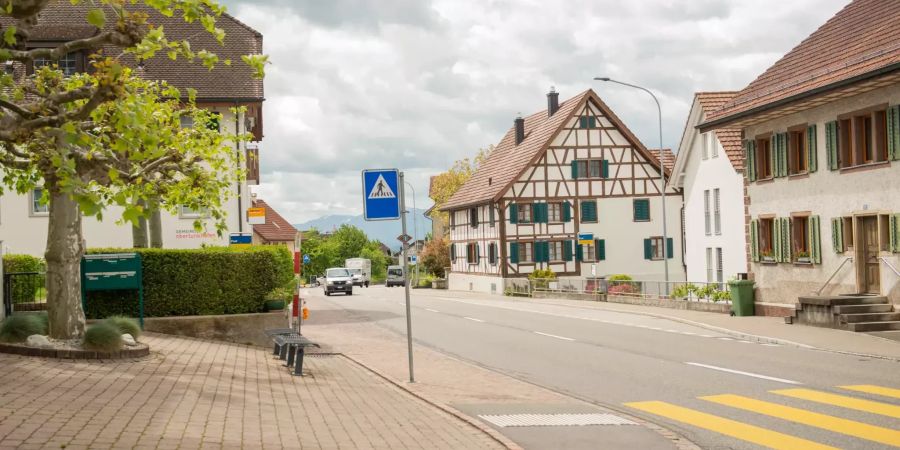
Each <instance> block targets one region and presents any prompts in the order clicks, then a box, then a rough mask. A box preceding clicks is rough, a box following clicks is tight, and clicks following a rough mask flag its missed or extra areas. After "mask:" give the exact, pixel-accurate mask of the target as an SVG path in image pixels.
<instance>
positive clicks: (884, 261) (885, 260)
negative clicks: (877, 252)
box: [878, 256, 900, 278]
mask: <svg viewBox="0 0 900 450" xmlns="http://www.w3.org/2000/svg"><path fill="white" fill-rule="evenodd" d="M878 259H880V260H881V262H883V263H884V265H886V266H888V268H889V269H891V271H892V272H894V275H897V277H898V278H900V272H898V271H897V268H896V267H894V266H893V265H891V263H890V262H889V261H888V260H887V258H885V257H884V256H879V257H878Z"/></svg>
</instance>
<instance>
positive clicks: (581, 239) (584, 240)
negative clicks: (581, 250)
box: [578, 233, 594, 245]
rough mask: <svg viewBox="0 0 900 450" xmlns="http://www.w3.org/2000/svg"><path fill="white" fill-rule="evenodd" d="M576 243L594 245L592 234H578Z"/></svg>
mask: <svg viewBox="0 0 900 450" xmlns="http://www.w3.org/2000/svg"><path fill="white" fill-rule="evenodd" d="M578 243H579V244H583V245H591V244H593V243H594V233H578Z"/></svg>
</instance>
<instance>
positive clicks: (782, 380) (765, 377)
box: [685, 362, 803, 384]
mask: <svg viewBox="0 0 900 450" xmlns="http://www.w3.org/2000/svg"><path fill="white" fill-rule="evenodd" d="M685 364H687V365H690V366H697V367H704V368H707V369H712V370H718V371H721V372H728V373H734V374H738V375H746V376H748V377H753V378H762V379H763V380H769V381H777V382H779V383H787V384H803V383H800V382H799V381H793V380H785V379H784V378H775V377H770V376H768V375H760V374H758V373H753V372H742V371H740V370H734V369H726V368H724V367H716V366H710V365H707V364H700V363H695V362H685Z"/></svg>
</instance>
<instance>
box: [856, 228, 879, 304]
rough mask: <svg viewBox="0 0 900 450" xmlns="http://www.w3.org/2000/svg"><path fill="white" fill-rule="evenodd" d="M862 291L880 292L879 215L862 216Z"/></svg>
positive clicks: (859, 267) (859, 266)
mask: <svg viewBox="0 0 900 450" xmlns="http://www.w3.org/2000/svg"><path fill="white" fill-rule="evenodd" d="M859 224H860V231H861V233H860V241H861V242H860V243H859V244H860V254H859V256H860V258H859V263H858V264H857V268H858V270H859V271H860V273H859V281H860V286H859V287H860V289H859V290H860V293H862V294H880V293H881V277H880V275H879V272H878V271H879V265H878V250H879V246H878V216H867V217H860V221H859Z"/></svg>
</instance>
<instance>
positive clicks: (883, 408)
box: [771, 389, 900, 419]
mask: <svg viewBox="0 0 900 450" xmlns="http://www.w3.org/2000/svg"><path fill="white" fill-rule="evenodd" d="M771 392H772V393H773V394H778V395H784V396H786V397H793V398H799V399H801V400H809V401H811V402H816V403H824V404H826V405H833V406H840V407H842V408H847V409H855V410H857V411H863V412H868V413H872V414H878V415H882V416H888V417H893V418H895V419H900V406H895V405H891V404H888V403H881V402H875V401H872V400H865V399H861V398H854V397H847V396H846V395H838V394H831V393H828V392H822V391H814V390H812V389H780V390H777V391H771Z"/></svg>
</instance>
